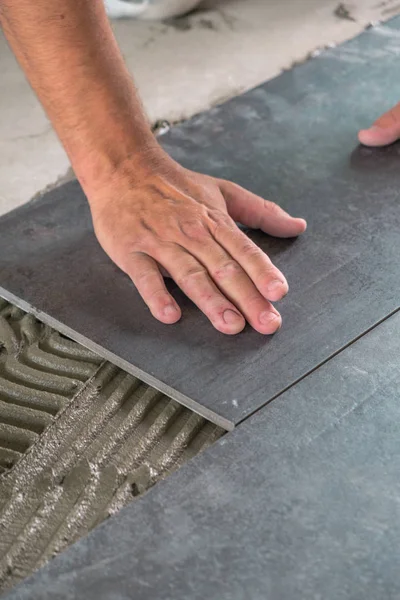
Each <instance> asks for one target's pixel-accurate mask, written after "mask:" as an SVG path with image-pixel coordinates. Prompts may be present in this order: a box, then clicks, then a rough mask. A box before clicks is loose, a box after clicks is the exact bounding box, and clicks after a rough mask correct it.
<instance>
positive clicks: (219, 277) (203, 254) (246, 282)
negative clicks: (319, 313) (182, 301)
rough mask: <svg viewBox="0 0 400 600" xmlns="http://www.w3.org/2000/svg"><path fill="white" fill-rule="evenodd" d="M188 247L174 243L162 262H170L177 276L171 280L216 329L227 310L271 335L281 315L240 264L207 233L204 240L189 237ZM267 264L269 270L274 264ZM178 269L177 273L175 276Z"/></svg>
mask: <svg viewBox="0 0 400 600" xmlns="http://www.w3.org/2000/svg"><path fill="white" fill-rule="evenodd" d="M188 246H189V249H188V252H185V251H184V250H183V249H182V247H179V246H178V245H177V246H175V250H174V251H173V255H170V256H169V257H168V258H167V257H166V255H165V253H163V254H164V260H165V264H166V265H167V264H168V263H167V260H169V261H171V262H173V264H174V265H175V268H176V269H177V275H174V276H173V277H174V279H175V281H176V282H177V283H178V285H179V286H180V287H181V288H182V289H183V291H184V292H185V293H186V294H187V295H188V296H189V297H190V298H191V299H192V300H193V301H194V302H195V303H196V304H197V306H199V308H200V309H201V310H203V312H205V314H206V315H207V316H209V318H210V320H211V321H212V322H213V323H214V324H216V325H215V326H216V327H217V329H220V330H221V327H220V326H219V325H218V323H219V321H220V320H221V314H222V312H223V311H224V310H228V309H229V310H232V309H233V310H234V311H236V313H238V314H240V315H243V316H244V317H245V319H246V320H247V321H248V322H249V324H250V325H251V326H252V327H253V328H254V329H256V330H257V331H259V332H260V333H263V334H271V333H274V332H275V331H276V330H277V329H279V327H280V326H281V317H280V315H279V313H278V311H277V310H276V309H275V308H274V307H273V306H272V304H271V303H270V302H268V300H267V299H266V298H265V297H263V296H262V294H260V292H259V291H258V289H257V288H256V286H255V285H254V283H253V281H252V280H251V278H250V277H249V276H248V275H247V273H246V272H245V270H244V269H243V268H242V267H241V266H240V264H239V263H238V262H237V261H236V260H234V259H233V258H232V256H230V255H229V254H228V252H226V251H225V250H224V249H223V248H222V247H221V246H220V245H219V244H218V243H217V242H216V241H215V240H214V239H213V238H212V237H211V235H209V238H208V240H207V241H205V240H203V241H202V243H197V244H196V242H194V241H193V240H192V241H191V243H190V244H189V245H188ZM189 252H190V254H189ZM171 254H172V253H171ZM270 266H271V270H273V269H274V267H273V266H272V265H270ZM168 269H169V270H170V267H168ZM180 270H182V275H181V276H179V275H178V273H179V272H180ZM226 302H228V304H226ZM243 324H244V321H243ZM225 325H226V324H225V323H224V325H223V327H224V330H225ZM230 325H231V323H230ZM239 325H240V327H241V328H242V326H243V325H242V323H241V322H240V324H239V321H237V326H238V327H239Z"/></svg>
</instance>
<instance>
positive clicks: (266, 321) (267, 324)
mask: <svg viewBox="0 0 400 600" xmlns="http://www.w3.org/2000/svg"><path fill="white" fill-rule="evenodd" d="M258 321H259V322H258V325H257V327H255V328H256V329H257V331H259V332H260V333H262V334H263V335H272V334H274V333H276V332H277V331H279V329H280V328H281V327H282V317H281V315H280V314H279V313H278V311H275V310H265V311H263V312H262V313H261V314H260V315H259V317H258Z"/></svg>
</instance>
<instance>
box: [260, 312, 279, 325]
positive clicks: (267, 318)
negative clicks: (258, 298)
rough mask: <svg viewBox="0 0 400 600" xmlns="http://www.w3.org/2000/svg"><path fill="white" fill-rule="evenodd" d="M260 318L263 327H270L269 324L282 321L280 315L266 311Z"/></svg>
mask: <svg viewBox="0 0 400 600" xmlns="http://www.w3.org/2000/svg"><path fill="white" fill-rule="evenodd" d="M258 318H259V320H260V323H262V324H263V325H269V323H273V322H275V321H277V320H278V321H281V316H280V314H278V313H274V312H271V311H270V310H265V311H264V312H262V313H260V316H259V317H258Z"/></svg>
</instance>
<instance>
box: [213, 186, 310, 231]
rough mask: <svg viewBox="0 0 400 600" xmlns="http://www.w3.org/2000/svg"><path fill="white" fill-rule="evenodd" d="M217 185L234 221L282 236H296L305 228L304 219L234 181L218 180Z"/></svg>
mask: <svg viewBox="0 0 400 600" xmlns="http://www.w3.org/2000/svg"><path fill="white" fill-rule="evenodd" d="M219 187H220V190H221V192H222V194H223V196H224V198H225V202H226V206H227V209H228V213H229V215H230V216H231V217H232V219H233V220H234V221H238V222H239V223H242V224H243V225H246V226H247V227H251V228H252V229H261V230H262V231H265V233H269V234H270V235H274V236H276V237H283V238H286V237H296V236H298V235H300V234H301V233H303V232H304V231H305V230H306V228H307V223H306V221H305V220H304V219H295V218H294V217H291V216H290V215H289V214H288V213H287V212H285V211H284V210H283V209H282V208H280V206H278V205H277V204H274V203H273V202H269V201H268V200H264V199H263V198H261V197H260V196H257V195H256V194H252V193H251V192H249V191H247V190H245V189H244V188H242V187H240V186H239V185H236V184H235V183H231V182H230V181H223V180H220V182H219Z"/></svg>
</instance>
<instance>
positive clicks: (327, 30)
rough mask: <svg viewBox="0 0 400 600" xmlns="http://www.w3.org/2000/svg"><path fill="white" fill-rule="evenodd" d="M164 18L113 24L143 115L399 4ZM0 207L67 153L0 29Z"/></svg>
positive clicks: (329, 39) (216, 88)
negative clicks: (148, 21) (138, 91)
mask: <svg viewBox="0 0 400 600" xmlns="http://www.w3.org/2000/svg"><path fill="white" fill-rule="evenodd" d="M200 8H201V12H199V13H197V14H196V13H195V14H193V15H192V16H189V17H183V18H180V19H177V20H173V21H169V22H167V23H151V22H150V23H147V22H146V23H144V22H133V21H118V22H116V23H115V24H114V29H115V33H116V36H117V39H118V41H119V43H120V45H121V49H122V52H123V54H124V57H125V60H126V62H127V64H128V66H129V69H130V70H131V72H132V73H134V74H135V78H136V81H137V83H138V86H139V88H140V92H141V94H142V97H143V100H144V103H145V106H146V109H147V111H148V114H149V117H150V119H151V121H152V122H154V121H156V120H158V119H167V120H169V121H176V120H180V119H183V118H188V117H190V116H192V115H193V114H194V113H197V112H199V111H201V110H204V109H207V108H208V107H210V106H211V105H214V104H216V103H219V102H222V101H223V100H224V99H227V98H229V97H231V96H235V95H237V94H238V93H240V92H242V91H244V90H246V89H249V88H251V87H253V86H255V85H257V84H259V83H261V82H262V81H265V80H267V79H269V78H271V77H273V76H275V75H277V74H278V73H279V72H280V71H281V70H282V69H285V68H289V67H290V66H291V65H292V63H293V62H295V61H299V60H304V59H305V58H306V56H307V55H308V54H309V53H310V52H313V51H314V50H316V49H317V48H318V47H321V46H326V45H329V44H332V43H339V42H342V41H344V40H345V39H348V38H351V37H353V36H354V35H356V34H357V33H359V32H360V31H362V30H363V29H364V28H365V27H366V26H367V25H368V23H370V22H371V21H377V20H380V19H382V20H384V19H388V18H390V17H392V16H393V15H395V14H397V13H399V12H400V4H399V2H398V1H397V0H351V1H349V2H345V3H339V2H337V0H285V1H284V2H281V1H280V0H269V1H267V0H208V1H207V2H205V3H204V4H203V5H201V7H200ZM0 72H1V83H0V90H1V94H0V185H1V187H0V213H5V212H7V211H8V210H10V209H11V208H13V207H16V206H19V205H21V204H23V203H24V202H26V201H27V200H29V199H30V198H31V197H32V196H34V195H35V194H36V193H37V192H38V191H41V190H43V189H44V188H46V187H47V186H49V185H54V184H56V183H57V181H58V180H59V179H60V178H61V179H63V178H64V176H65V174H66V173H67V170H68V166H69V163H68V159H67V157H66V156H65V153H64V151H63V150H62V148H61V146H60V144H59V142H58V141H57V139H56V136H55V134H54V133H53V131H52V129H51V127H50V125H49V123H48V121H47V119H46V117H45V116H44V114H43V111H42V109H41V107H40V105H39V103H38V101H37V100H36V98H35V96H34V95H33V93H32V91H31V90H30V88H29V86H28V84H27V82H26V81H25V78H24V75H23V74H22V72H21V71H20V69H19V68H18V66H17V64H16V62H15V59H14V58H13V56H12V54H11V52H10V50H9V49H8V47H7V44H6V42H5V40H4V38H3V37H2V36H1V34H0Z"/></svg>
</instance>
